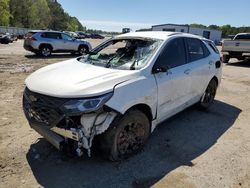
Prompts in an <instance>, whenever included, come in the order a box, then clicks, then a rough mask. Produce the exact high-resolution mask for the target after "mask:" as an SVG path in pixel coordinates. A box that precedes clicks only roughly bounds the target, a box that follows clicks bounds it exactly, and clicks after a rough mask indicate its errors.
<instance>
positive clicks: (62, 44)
mask: <svg viewBox="0 0 250 188" xmlns="http://www.w3.org/2000/svg"><path fill="white" fill-rule="evenodd" d="M23 47H24V49H26V50H28V51H31V52H34V53H35V54H37V55H42V56H44V57H48V56H50V55H51V53H56V52H71V53H72V54H74V53H79V54H81V55H83V54H85V53H86V52H88V51H90V50H91V49H92V47H91V45H90V43H89V42H87V41H83V40H77V39H75V38H73V37H71V36H69V35H68V34H66V33H63V32H58V31H44V30H41V31H30V32H29V33H28V34H27V36H26V38H25V40H24V44H23Z"/></svg>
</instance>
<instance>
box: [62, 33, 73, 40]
mask: <svg viewBox="0 0 250 188" xmlns="http://www.w3.org/2000/svg"><path fill="white" fill-rule="evenodd" d="M62 39H63V40H72V38H71V37H70V36H69V35H66V34H62Z"/></svg>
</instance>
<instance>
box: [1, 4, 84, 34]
mask: <svg viewBox="0 0 250 188" xmlns="http://www.w3.org/2000/svg"><path fill="white" fill-rule="evenodd" d="M0 26H13V27H24V28H32V29H52V30H67V31H84V30H86V28H85V27H83V26H82V24H81V23H80V22H79V20H78V19H77V18H76V17H72V16H70V15H69V14H68V13H66V12H65V11H64V9H63V8H62V6H61V4H59V3H58V2H57V0H0Z"/></svg>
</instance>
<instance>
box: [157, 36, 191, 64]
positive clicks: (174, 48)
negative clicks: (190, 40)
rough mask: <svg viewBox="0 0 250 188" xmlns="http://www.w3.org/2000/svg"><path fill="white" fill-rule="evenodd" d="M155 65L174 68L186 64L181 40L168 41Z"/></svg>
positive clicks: (183, 44)
mask: <svg viewBox="0 0 250 188" xmlns="http://www.w3.org/2000/svg"><path fill="white" fill-rule="evenodd" d="M156 63H157V64H159V65H160V66H162V67H166V68H174V67H177V66H181V65H183V64H185V63H186V52H185V43H184V39H183V38H177V39H173V40H172V41H170V42H169V43H168V44H167V46H166V47H165V48H164V49H163V50H162V52H161V54H160V56H159V57H158V59H157V61H156Z"/></svg>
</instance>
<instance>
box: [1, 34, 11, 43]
mask: <svg viewBox="0 0 250 188" xmlns="http://www.w3.org/2000/svg"><path fill="white" fill-rule="evenodd" d="M11 42H13V40H12V39H11V36H10V35H9V34H1V35H0V43H1V44H9V43H11Z"/></svg>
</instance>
